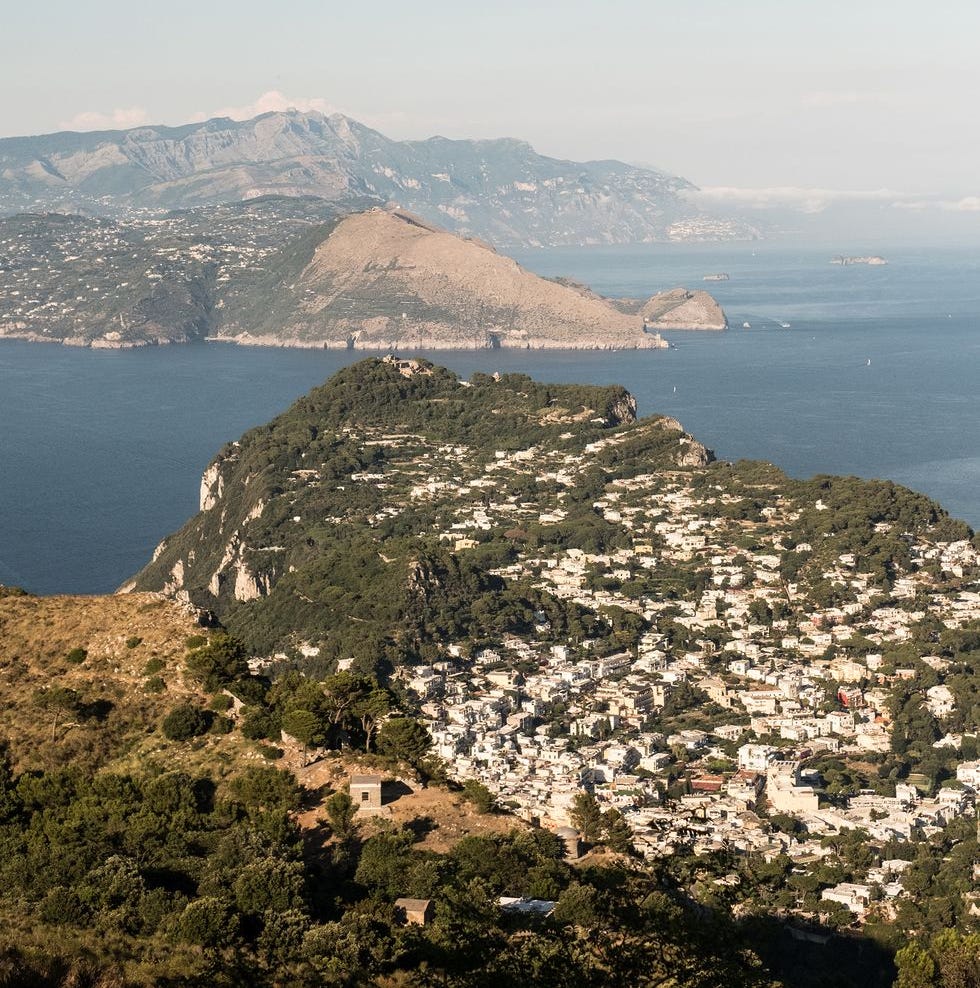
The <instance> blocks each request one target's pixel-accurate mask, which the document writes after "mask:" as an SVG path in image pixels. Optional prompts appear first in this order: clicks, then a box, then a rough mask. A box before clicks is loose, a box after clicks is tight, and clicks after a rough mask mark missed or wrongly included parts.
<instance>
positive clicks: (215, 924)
mask: <svg viewBox="0 0 980 988" xmlns="http://www.w3.org/2000/svg"><path fill="white" fill-rule="evenodd" d="M177 932H178V935H179V936H180V939H181V940H184V941H186V942H187V943H193V944H197V945H198V946H199V947H205V948H210V949H219V948H221V947H230V946H233V945H234V944H235V943H236V942H237V941H238V936H239V921H238V917H237V916H236V915H235V913H234V911H233V910H232V907H231V906H230V905H229V903H227V902H224V901H223V900H221V899H216V898H213V897H207V896H206V897H203V898H200V899H195V900H194V901H193V902H191V903H189V904H188V906H187V908H186V909H184V911H183V913H182V914H181V916H180V920H179V921H178V923H177Z"/></svg>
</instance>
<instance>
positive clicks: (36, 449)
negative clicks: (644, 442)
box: [0, 244, 980, 593]
mask: <svg viewBox="0 0 980 988" xmlns="http://www.w3.org/2000/svg"><path fill="white" fill-rule="evenodd" d="M835 252H844V253H848V254H870V253H877V252H881V253H883V254H885V255H886V256H887V257H888V260H889V262H890V263H889V264H888V265H886V266H882V267H868V266H864V265H853V266H846V267H841V266H837V265H832V264H830V263H829V262H830V258H831V256H832V255H833V253H835ZM518 260H520V261H521V262H522V263H523V264H524V265H525V266H527V267H529V268H530V269H531V270H534V271H537V272H539V273H541V274H545V275H549V276H551V275H567V276H570V277H573V278H575V279H577V280H579V281H582V282H584V283H586V284H589V285H591V286H592V287H593V288H595V289H596V290H598V291H600V292H602V293H604V294H608V295H618V296H646V295H649V294H652V293H653V292H654V291H657V290H659V289H662V288H669V287H673V286H675V285H678V284H685V285H687V286H688V287H692V288H693V287H697V288H700V287H704V288H707V289H708V290H710V291H711V292H712V293H713V294H714V295H715V296H716V297H717V298H718V299H719V301H720V302H721V303H722V304H723V305H724V307H725V310H726V312H727V314H728V317H729V321H730V323H731V328H730V329H729V330H728V331H726V332H723V333H680V332H678V333H672V334H668V338H669V339H670V341H671V342H672V344H673V347H672V348H671V349H670V350H651V351H640V352H623V353H615V352H603V351H586V352H576V351H565V352H557V353H555V352H550V353H535V352H523V351H500V350H496V351H474V352H455V353H429V354H425V356H427V357H429V358H430V359H433V360H436V361H438V362H440V363H443V364H445V365H447V366H449V367H451V368H452V369H454V370H456V371H458V372H460V373H462V374H464V375H468V374H470V373H472V372H473V371H475V370H482V371H486V372H492V371H494V370H500V371H524V372H526V373H529V374H531V375H532V376H534V377H537V378H540V379H545V380H552V381H581V382H593V383H598V384H605V383H613V382H618V383H622V384H624V385H626V386H627V387H628V388H629V389H630V390H631V391H632V392H633V393H634V394H635V395H636V398H637V401H638V404H639V409H640V412H641V414H649V413H652V412H664V413H668V414H670V415H674V416H676V417H677V418H679V419H680V421H681V422H682V423H683V424H684V426H685V427H686V428H687V429H688V430H689V431H690V432H692V433H694V434H695V435H696V436H697V437H698V438H699V439H700V440H701V441H702V442H704V443H705V444H706V445H708V446H710V447H711V448H713V449H714V450H715V451H716V453H717V455H718V456H719V457H720V458H724V459H739V458H742V457H750V458H759V459H765V460H769V461H771V462H773V463H775V464H777V465H778V466H780V467H782V468H783V469H784V470H786V472H787V473H789V474H791V475H793V476H797V477H808V476H811V475H813V474H815V473H851V474H858V475H860V476H864V477H886V478H890V479H893V480H896V481H899V482H900V483H903V484H906V485H908V486H909V487H913V488H915V489H916V490H920V491H923V492H925V493H927V494H929V495H930V496H932V497H935V498H936V499H938V500H939V501H940V502H941V503H942V504H943V505H944V506H945V507H946V508H947V509H948V510H949V511H950V512H951V513H952V514H954V515H956V516H958V517H960V518H964V519H966V520H967V521H968V522H969V523H970V524H971V525H973V526H974V527H977V526H980V387H978V372H980V254H978V253H976V252H975V251H970V250H965V249H952V248H950V249H929V250H925V249H921V250H913V249H909V248H901V249H899V248H895V249H893V250H887V251H886V250H883V249H882V248H881V247H880V246H879V245H874V244H870V245H854V244H852V245H850V246H847V247H840V248H835V249H834V250H826V249H807V248H799V247H786V246H777V245H767V244H740V245H733V246H725V247H719V246H704V247H701V246H650V247H630V248H626V247H607V248H581V249H579V248H575V249H572V248H567V249H555V250H539V251H526V252H523V253H521V254H520V255H519V257H518ZM720 272H725V273H727V274H728V275H729V280H727V281H712V282H702V278H703V276H704V275H705V274H711V273H720ZM746 322H747V323H749V324H750V327H749V328H743V323H746ZM783 324H789V325H788V326H784V325H783ZM367 355H368V354H364V353H356V352H354V353H350V352H346V351H344V352H329V351H289V350H266V349H251V348H244V347H241V348H239V347H234V346H228V345H219V344H197V345H193V346H182V347H178V346H175V347H162V348H153V349H147V350H140V351H130V352H123V351H88V350H76V349H69V348H65V347H58V346H47V345H36V344H28V343H20V342H14V341H7V342H0V583H7V584H17V585H20V586H23V587H25V588H27V589H29V590H32V591H34V592H38V593H56V592H65V593H100V592H104V591H109V590H112V589H114V588H115V587H116V586H118V585H119V584H120V583H122V582H123V581H124V580H125V579H126V578H127V577H128V576H130V575H131V574H132V573H134V572H135V571H136V570H137V569H139V568H140V566H141V565H142V564H143V563H144V562H145V561H146V560H147V559H148V558H149V556H150V554H151V552H152V550H153V547H154V546H155V545H156V543H157V542H159V540H160V539H161V538H163V536H165V535H166V534H168V533H169V532H171V531H173V530H174V529H176V528H178V527H179V526H180V525H181V524H182V523H183V522H184V521H185V520H186V519H187V518H188V517H189V516H190V515H191V514H193V513H194V512H195V511H196V510H197V498H198V485H199V478H200V474H201V472H202V470H203V469H204V467H205V466H206V465H207V463H208V461H209V460H210V459H211V457H212V456H213V454H214V453H215V452H216V451H217V449H218V448H219V447H220V446H221V445H222V444H223V443H225V442H227V441H228V440H230V439H235V438H237V436H239V435H240V434H241V433H242V432H243V431H244V430H245V429H247V428H249V427H251V426H253V425H256V424H258V423H261V422H264V421H266V420H268V419H269V418H271V417H272V416H273V415H275V414H276V413H278V412H280V411H282V410H283V409H285V408H286V407H287V406H288V405H289V404H290V403H291V402H292V401H293V400H294V399H295V398H296V397H298V396H299V395H301V394H303V393H304V392H305V391H307V390H308V389H309V388H310V387H312V386H313V385H316V384H319V383H321V382H322V381H323V380H324V379H326V378H327V377H329V376H330V375H331V374H332V373H333V372H334V371H336V370H337V369H338V368H340V367H341V366H343V365H345V364H347V363H349V362H351V361H352V360H356V359H361V358H362V357H364V356H367Z"/></svg>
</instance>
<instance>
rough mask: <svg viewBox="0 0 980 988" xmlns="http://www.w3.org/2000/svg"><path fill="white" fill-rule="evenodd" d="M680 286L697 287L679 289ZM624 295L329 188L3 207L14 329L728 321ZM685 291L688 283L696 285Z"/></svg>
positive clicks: (222, 334) (2, 320)
mask: <svg viewBox="0 0 980 988" xmlns="http://www.w3.org/2000/svg"><path fill="white" fill-rule="evenodd" d="M681 294H682V296H683V295H684V293H683V292H682V293H681ZM696 294H698V297H700V296H701V295H703V297H704V301H705V305H706V307H702V308H701V309H698V310H697V311H695V310H693V309H691V307H690V306H687V307H685V308H683V309H682V307H681V306H680V301H681V300H677V299H673V296H671V299H672V301H670V302H669V303H667V302H666V301H665V300H666V298H667V296H658V297H657V299H660V303H658V304H659V310H660V315H661V316H664V314H668V315H669V316H670V318H669V319H661V318H652V315H651V313H652V310H651V308H650V306H651V304H652V303H653V302H654V301H656V299H654V300H651V301H650V302H649V303H647V305H646V308H645V309H644V310H643V313H642V315H641V312H640V305H639V303H633V304H628V303H625V302H623V301H622V300H617V301H616V302H610V301H609V300H607V299H604V298H602V297H600V296H598V295H595V294H593V293H592V292H590V291H589V290H588V289H585V288H583V287H582V286H578V285H574V284H572V283H568V282H555V281H549V280H546V279H543V278H539V277H537V276H536V275H533V274H531V273H530V272H527V271H525V270H523V269H522V268H520V267H519V266H518V265H517V264H516V263H515V262H514V261H512V260H510V259H509V258H507V257H504V256H502V255H500V254H497V253H496V252H495V251H494V250H493V249H492V248H490V247H487V246H486V245H485V244H480V243H477V242H474V241H471V240H464V239H462V238H460V237H458V236H453V235H452V234H450V233H447V232H446V231H445V230H441V229H439V228H437V227H435V226H433V225H431V224H428V223H426V222H424V221H422V220H420V219H418V217H415V216H413V215H411V214H409V213H405V212H403V211H398V210H393V209H390V208H389V209H386V210H380V209H374V210H369V211H368V212H367V213H363V214H352V215H347V216H341V215H340V214H339V212H338V210H337V208H335V207H333V206H331V205H330V204H328V203H325V202H324V201H323V200H319V199H297V198H294V197H265V198H262V199H259V200H254V201H250V202H248V203H238V204H228V205H223V206H211V207H202V208H200V209H195V210H189V211H185V212H179V213H174V214H169V215H167V216H164V217H160V218H155V219H129V220H119V221H114V220H108V219H100V220H96V219H88V218H84V217H80V216H62V215H59V214H48V215H44V216H39V215H20V216H14V217H10V218H8V219H0V337H8V338H20V339H29V340H35V341H52V342H62V343H69V344H75V345H82V346H93V347H115V348H118V347H131V346H144V345H146V344H150V343H184V342H190V341H192V340H200V339H202V338H205V337H212V338H217V339H222V340H228V341H235V342H245V343H264V344H269V345H274V346H314V347H320V346H328V347H348V346H350V347H354V346H357V347H359V348H373V349H390V348H397V347H408V346H412V347H418V346H428V347H434V348H450V349H451V348H467V349H470V348H474V347H488V346H517V347H576V348H606V347H650V346H658V345H662V341H660V340H659V339H658V338H657V337H656V336H654V335H651V334H650V333H644V331H643V329H644V325H647V326H648V328H650V329H653V330H657V329H659V328H661V326H663V327H665V328H666V327H668V326H669V327H670V328H676V326H677V324H678V321H679V318H678V313H680V312H683V311H687V312H688V315H687V317H686V322H684V321H683V320H681V321H682V322H683V325H684V327H685V328H695V329H697V328H705V329H714V328H723V326H724V324H725V322H724V314H723V313H722V312H721V310H720V309H719V308H718V306H717V304H715V303H714V301H713V300H712V299H711V298H710V296H707V295H704V293H696ZM684 297H686V296H684Z"/></svg>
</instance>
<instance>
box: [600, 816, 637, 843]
mask: <svg viewBox="0 0 980 988" xmlns="http://www.w3.org/2000/svg"><path fill="white" fill-rule="evenodd" d="M602 842H603V843H604V844H606V845H607V846H608V847H610V848H612V850H614V851H619V852H620V853H621V854H628V853H629V852H630V851H632V850H633V830H632V829H631V827H630V825H629V824H628V823H627V822H626V820H625V818H624V817H623V814H622V813H620V812H619V810H617V809H610V810H606V812H605V813H603V814H602Z"/></svg>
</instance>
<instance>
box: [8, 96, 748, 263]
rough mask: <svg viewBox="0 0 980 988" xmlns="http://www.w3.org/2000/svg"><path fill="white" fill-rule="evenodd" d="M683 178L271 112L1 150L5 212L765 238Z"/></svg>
mask: <svg viewBox="0 0 980 988" xmlns="http://www.w3.org/2000/svg"><path fill="white" fill-rule="evenodd" d="M693 188H694V187H693V186H692V185H691V184H690V183H689V182H687V181H685V180H684V179H682V178H677V177H676V176H673V175H668V174H665V173H663V172H658V171H653V170H651V169H646V168H636V167H633V166H630V165H626V164H623V163H622V162H618V161H592V162H584V163H580V162H571V161H560V160H557V159H554V158H548V157H545V156H543V155H540V154H537V153H536V152H535V151H534V149H533V148H532V147H531V146H530V145H529V144H526V143H524V142H523V141H516V140H510V139H502V140H493V141H451V140H446V139H445V138H441V137H434V138H431V139H429V140H425V141H392V140H389V139H388V138H386V137H385V136H384V135H382V134H379V133H378V132H377V131H374V130H371V129H370V128H369V127H365V126H364V125H363V124H360V123H358V122H357V121H355V120H351V119H349V118H347V117H345V116H343V115H342V114H333V115H331V116H324V115H323V114H320V113H300V112H296V111H289V112H284V113H266V114H263V115H262V116H259V117H256V118H255V119H253V120H246V121H233V120H228V119H223V118H222V119H214V120H208V121H206V122H204V123H199V124H189V125H187V126H183V127H139V128H136V129H133V130H127V131H104V132H100V133H87V134H75V133H61V134H48V135H43V136H38V137H18V138H6V139H3V140H0V211H2V212H6V213H8V214H9V213H12V212H18V211H24V210H33V211H37V210H53V209H54V210H58V211H60V212H67V211H77V210H85V211H87V212H91V213H94V214H97V215H99V214H103V215H104V214H118V213H119V212H121V211H126V210H130V209H134V208H138V209H147V208H148V209H156V210H159V209H174V208H187V207H193V206H200V205H205V204H211V203H222V202H237V201H241V200H244V199H251V198H255V197H257V196H262V195H270V194H272V195H287V196H297V195H314V196H318V197H321V198H323V199H325V200H327V201H329V202H333V203H342V204H347V203H349V202H351V201H352V200H357V199H361V198H363V197H369V198H372V199H374V200H375V201H378V202H396V203H400V204H401V205H402V206H404V207H405V208H407V209H410V210H412V211H413V212H416V213H418V214H420V215H422V216H425V217H426V218H427V219H429V220H431V221H434V222H438V223H440V224H442V225H443V226H448V227H449V228H451V229H453V230H455V231H456V232H459V233H462V234H465V235H475V236H479V237H482V238H484V239H487V240H490V241H491V242H493V243H495V244H497V245H501V246H513V245H517V244H522V245H532V246H538V245H553V244H592V243H595V244H601V243H640V242H647V241H658V240H662V241H667V240H678V239H680V240H718V239H732V238H734V237H739V238H744V237H749V236H752V235H753V234H754V231H752V230H751V229H750V228H748V227H747V226H745V224H743V223H741V222H738V221H733V220H729V219H725V218H719V217H715V216H712V215H709V214H707V213H705V212H703V211H701V210H699V209H698V208H696V207H695V206H693V205H692V204H691V203H690V202H688V201H687V200H686V199H685V198H684V194H685V193H686V192H689V191H692V190H693Z"/></svg>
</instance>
